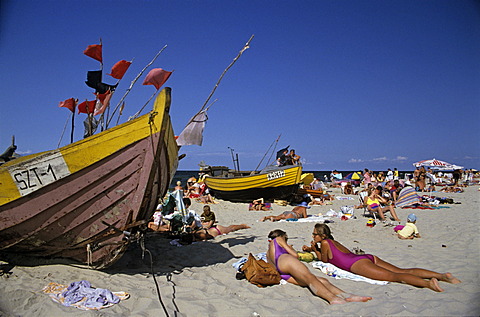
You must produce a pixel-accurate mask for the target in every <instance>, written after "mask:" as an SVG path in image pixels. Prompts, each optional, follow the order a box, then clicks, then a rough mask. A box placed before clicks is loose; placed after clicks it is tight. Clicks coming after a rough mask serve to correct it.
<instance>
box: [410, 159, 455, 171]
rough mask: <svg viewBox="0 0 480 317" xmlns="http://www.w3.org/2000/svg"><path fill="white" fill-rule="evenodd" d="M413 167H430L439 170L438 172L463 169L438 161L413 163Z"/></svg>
mask: <svg viewBox="0 0 480 317" xmlns="http://www.w3.org/2000/svg"><path fill="white" fill-rule="evenodd" d="M413 166H415V167H420V166H423V167H429V168H431V169H437V170H455V169H462V168H463V166H458V165H455V164H451V163H448V162H445V161H440V160H437V159H431V160H423V161H419V162H416V163H413Z"/></svg>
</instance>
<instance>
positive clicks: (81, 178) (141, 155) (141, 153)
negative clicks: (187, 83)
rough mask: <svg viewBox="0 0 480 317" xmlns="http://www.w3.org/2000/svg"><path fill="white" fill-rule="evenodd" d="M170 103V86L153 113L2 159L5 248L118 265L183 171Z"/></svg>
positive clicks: (0, 230)
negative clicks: (61, 143)
mask: <svg viewBox="0 0 480 317" xmlns="http://www.w3.org/2000/svg"><path fill="white" fill-rule="evenodd" d="M169 109H170V88H165V89H164V90H162V92H160V94H159V96H158V97H157V99H156V101H155V105H154V109H153V111H152V112H150V113H149V114H146V115H144V116H141V117H139V118H137V119H135V120H132V121H129V122H127V123H124V124H122V125H119V126H117V127H115V128H112V129H109V130H106V131H104V132H102V133H99V134H96V135H94V136H91V137H89V138H86V139H84V140H82V141H79V142H76V143H72V144H70V145H68V146H66V147H64V148H60V149H59V150H56V151H50V152H44V153H40V154H35V155H30V156H28V157H24V158H21V159H18V161H17V160H15V161H12V162H9V163H8V164H4V165H2V166H1V167H0V186H1V187H0V188H2V194H0V195H1V197H0V250H3V251H6V252H15V253H24V254H29V255H41V256H52V257H68V258H72V259H75V260H77V261H80V262H83V263H87V264H89V265H92V266H93V267H95V268H105V267H108V266H109V265H111V264H113V263H114V262H115V261H116V260H117V259H118V258H120V257H121V255H122V254H123V252H124V251H125V250H126V248H127V246H128V244H129V243H130V242H131V241H132V240H134V239H135V238H138V237H139V236H140V235H141V234H142V232H143V231H144V230H145V228H146V223H147V221H148V220H149V219H150V218H151V216H152V215H153V213H154V211H155V207H156V205H157V203H158V199H159V198H160V197H163V196H164V195H165V193H166V192H167V190H168V186H169V184H170V182H171V179H172V177H173V175H174V173H175V171H176V168H177V165H178V159H177V157H178V147H177V144H176V141H175V138H174V134H173V129H172V126H171V122H170V117H169V114H168V113H169ZM44 174H46V175H44ZM52 175H53V176H54V177H53V181H52V180H51V179H50V182H49V179H48V177H49V176H52ZM37 176H38V177H37ZM50 178H52V177H50Z"/></svg>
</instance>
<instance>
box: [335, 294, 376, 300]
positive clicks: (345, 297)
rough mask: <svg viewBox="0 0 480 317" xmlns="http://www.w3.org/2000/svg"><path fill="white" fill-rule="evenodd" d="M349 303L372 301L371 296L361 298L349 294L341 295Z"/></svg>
mask: <svg viewBox="0 0 480 317" xmlns="http://www.w3.org/2000/svg"><path fill="white" fill-rule="evenodd" d="M341 296H342V297H343V298H344V299H345V300H346V301H347V302H368V301H369V300H371V299H372V297H370V296H360V295H355V294H349V293H342V295H341Z"/></svg>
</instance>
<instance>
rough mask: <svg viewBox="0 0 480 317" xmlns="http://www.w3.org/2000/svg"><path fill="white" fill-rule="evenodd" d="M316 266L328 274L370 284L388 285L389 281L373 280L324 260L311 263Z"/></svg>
mask: <svg viewBox="0 0 480 317" xmlns="http://www.w3.org/2000/svg"><path fill="white" fill-rule="evenodd" d="M310 264H311V265H312V266H313V267H314V268H316V269H319V270H320V271H322V273H324V274H327V275H328V276H331V277H334V278H336V279H342V278H344V279H349V280H352V281H360V282H366V283H370V284H375V285H387V284H388V281H377V280H372V279H370V278H368V277H365V276H361V275H357V274H354V273H352V272H348V271H345V270H342V269H340V268H338V267H336V266H335V265H333V264H332V263H325V262H322V261H314V262H312V263H310Z"/></svg>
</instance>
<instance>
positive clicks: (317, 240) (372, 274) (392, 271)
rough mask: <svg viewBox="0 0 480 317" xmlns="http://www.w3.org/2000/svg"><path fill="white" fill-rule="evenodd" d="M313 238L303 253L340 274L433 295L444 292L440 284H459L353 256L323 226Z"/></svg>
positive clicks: (437, 275)
mask: <svg viewBox="0 0 480 317" xmlns="http://www.w3.org/2000/svg"><path fill="white" fill-rule="evenodd" d="M312 235H313V241H312V242H311V246H310V247H308V246H306V245H304V246H303V248H302V249H303V251H306V252H312V251H313V252H315V254H316V255H317V258H318V259H320V260H322V262H325V263H332V264H333V265H335V266H337V267H339V268H341V269H343V270H346V271H349V272H352V273H355V274H358V275H362V276H365V277H368V278H371V279H375V280H380V281H389V282H399V283H406V284H410V285H413V286H417V287H428V288H430V289H431V290H434V291H436V292H443V289H442V288H441V287H440V286H439V285H438V281H439V280H440V281H444V282H448V283H452V284H458V283H461V281H460V280H459V279H457V278H455V277H453V275H452V274H451V273H443V274H442V273H437V272H434V271H429V270H424V269H419V268H412V269H401V268H398V267H396V266H394V265H392V264H390V263H387V262H385V261H383V260H381V259H380V258H378V257H376V256H374V255H371V254H363V255H356V254H353V253H352V252H350V251H349V250H348V249H347V248H346V247H344V246H343V245H342V244H340V243H339V242H337V241H335V240H334V239H333V236H332V234H331V231H330V228H329V227H328V226H327V225H326V224H323V223H317V224H316V225H315V228H314V230H313V233H312Z"/></svg>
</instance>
